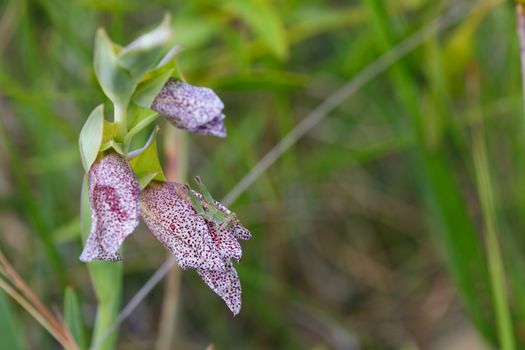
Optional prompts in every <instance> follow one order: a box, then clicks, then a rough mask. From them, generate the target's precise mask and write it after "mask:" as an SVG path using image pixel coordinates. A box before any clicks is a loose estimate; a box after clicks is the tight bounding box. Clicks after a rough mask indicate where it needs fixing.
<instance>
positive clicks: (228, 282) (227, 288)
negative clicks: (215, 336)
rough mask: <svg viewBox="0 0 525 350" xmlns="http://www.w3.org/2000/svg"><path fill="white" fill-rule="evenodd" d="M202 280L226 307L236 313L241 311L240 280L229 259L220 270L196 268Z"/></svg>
mask: <svg viewBox="0 0 525 350" xmlns="http://www.w3.org/2000/svg"><path fill="white" fill-rule="evenodd" d="M197 272H198V273H199V275H200V276H201V277H202V279H203V280H204V282H205V283H206V284H207V285H208V286H209V287H210V288H211V289H212V290H213V291H214V292H215V293H217V295H218V296H220V297H221V298H222V299H223V300H224V302H225V303H226V305H227V306H228V308H229V309H230V310H231V312H233V314H234V315H237V314H238V313H239V311H241V282H240V281H239V276H237V271H236V270H235V268H234V267H233V266H232V263H231V262H230V261H227V262H226V269H225V270H222V271H214V270H204V269H197Z"/></svg>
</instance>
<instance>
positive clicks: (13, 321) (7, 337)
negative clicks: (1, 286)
mask: <svg viewBox="0 0 525 350" xmlns="http://www.w3.org/2000/svg"><path fill="white" fill-rule="evenodd" d="M0 329H1V330H2V341H1V342H0V350H23V349H24V348H25V346H24V341H23V339H24V337H23V333H22V328H21V327H20V322H19V320H18V319H17V316H16V314H15V313H13V311H12V310H11V306H10V305H9V302H8V300H7V298H6V295H5V294H4V292H3V291H1V290H0Z"/></svg>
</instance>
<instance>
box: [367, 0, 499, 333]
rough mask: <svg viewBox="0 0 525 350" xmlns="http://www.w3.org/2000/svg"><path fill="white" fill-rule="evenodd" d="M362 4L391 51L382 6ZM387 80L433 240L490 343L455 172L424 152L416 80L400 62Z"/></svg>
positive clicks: (372, 1)
mask: <svg viewBox="0 0 525 350" xmlns="http://www.w3.org/2000/svg"><path fill="white" fill-rule="evenodd" d="M499 3H500V1H493V2H491V4H492V5H493V6H496V5H497V4H499ZM365 4H366V5H367V7H368V8H369V11H370V13H371V15H372V19H373V22H374V25H375V27H376V31H377V33H378V39H379V43H380V45H381V47H382V48H383V49H389V48H391V47H392V46H393V45H394V35H393V32H392V30H391V28H390V25H389V17H388V14H387V13H386V11H385V8H384V6H383V2H382V1H380V0H367V1H365ZM390 74H391V79H392V82H393V84H394V86H395V87H396V93H397V97H398V99H399V101H400V102H401V103H402V105H403V107H404V108H405V110H406V111H407V114H408V115H409V116H410V120H408V121H406V122H405V123H402V124H401V121H399V120H397V121H395V122H397V123H398V125H400V126H403V127H406V125H408V126H409V127H410V128H411V129H412V132H413V133H414V135H415V136H416V137H417V139H418V141H419V147H418V148H417V149H416V150H415V154H413V155H412V159H411V162H412V168H413V172H414V173H417V172H419V171H422V173H420V174H419V178H418V180H419V181H420V186H421V188H422V189H425V190H427V192H426V193H425V199H426V201H427V204H428V205H429V207H430V209H431V210H432V212H433V213H434V215H435V216H437V217H438V218H439V221H440V223H441V229H440V230H439V232H438V233H439V235H438V236H437V238H438V239H439V241H440V242H441V243H442V244H443V246H444V248H445V249H444V253H445V257H446V262H447V263H448V266H449V268H450V270H451V273H452V277H453V278H454V281H455V283H456V284H457V286H458V290H459V293H460V296H461V299H462V301H463V304H464V305H465V307H466V311H467V313H468V315H469V316H470V318H471V319H472V321H473V322H474V324H475V325H476V326H477V327H478V329H479V330H480V331H481V333H482V334H483V335H484V336H485V337H486V338H487V339H488V340H491V341H492V340H493V339H494V335H493V330H492V327H491V323H492V319H491V317H490V315H489V314H487V312H486V301H485V300H484V296H485V295H486V293H485V291H488V290H489V288H490V287H489V280H488V275H487V270H486V264H485V260H484V258H483V255H482V249H481V246H480V244H479V242H478V240H477V237H476V233H475V231H474V228H473V224H472V222H471V220H470V218H469V216H468V214H467V212H468V211H467V208H466V204H465V201H464V199H463V198H462V196H461V192H460V190H459V187H458V185H457V183H456V181H455V179H454V172H453V169H452V167H451V165H450V163H449V161H448V160H447V159H446V158H445V157H444V155H443V154H444V153H443V152H440V150H439V149H429V148H428V146H427V144H428V143H427V140H426V135H425V133H423V132H422V130H423V123H424V116H423V115H421V111H420V108H419V103H418V101H420V100H421V99H420V96H419V86H418V84H417V82H416V81H415V80H414V74H411V72H409V70H408V69H407V67H406V65H405V64H404V63H403V62H398V63H397V64H396V65H395V66H393V67H392V69H391V71H390ZM436 110H438V109H437V108H436ZM427 135H428V134H427ZM489 302H490V300H489Z"/></svg>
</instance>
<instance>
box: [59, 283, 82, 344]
mask: <svg viewBox="0 0 525 350" xmlns="http://www.w3.org/2000/svg"><path fill="white" fill-rule="evenodd" d="M64 321H65V324H66V325H67V327H68V329H69V330H70V332H71V335H72V336H73V338H74V339H75V342H76V343H77V345H78V346H79V348H80V349H81V350H82V349H87V343H86V335H85V331H84V322H83V321H82V310H81V308H80V303H79V300H78V295H77V293H76V292H75V289H74V288H73V287H67V288H66V291H65V293H64Z"/></svg>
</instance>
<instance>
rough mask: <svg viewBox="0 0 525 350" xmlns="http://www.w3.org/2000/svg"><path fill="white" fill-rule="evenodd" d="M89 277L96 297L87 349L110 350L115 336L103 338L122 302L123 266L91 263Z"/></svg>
mask: <svg viewBox="0 0 525 350" xmlns="http://www.w3.org/2000/svg"><path fill="white" fill-rule="evenodd" d="M90 217H91V215H90V208H89V198H88V184H87V176H84V181H83V184H82V194H81V202H80V220H81V225H82V226H81V232H82V238H83V240H84V241H86V240H87V237H88V235H89V228H90V225H91V220H90ZM88 271H89V276H90V278H91V283H92V284H93V289H94V290H95V295H96V297H97V316H96V319H95V326H94V331H93V337H92V339H91V347H90V349H97V350H113V349H114V348H115V343H116V341H117V333H115V332H114V333H113V334H111V335H110V336H106V335H105V334H106V330H107V329H108V328H109V327H110V325H112V324H113V322H114V321H115V319H116V317H117V315H118V311H119V307H120V302H121V291H122V263H115V262H107V261H94V262H90V263H89V264H88Z"/></svg>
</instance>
